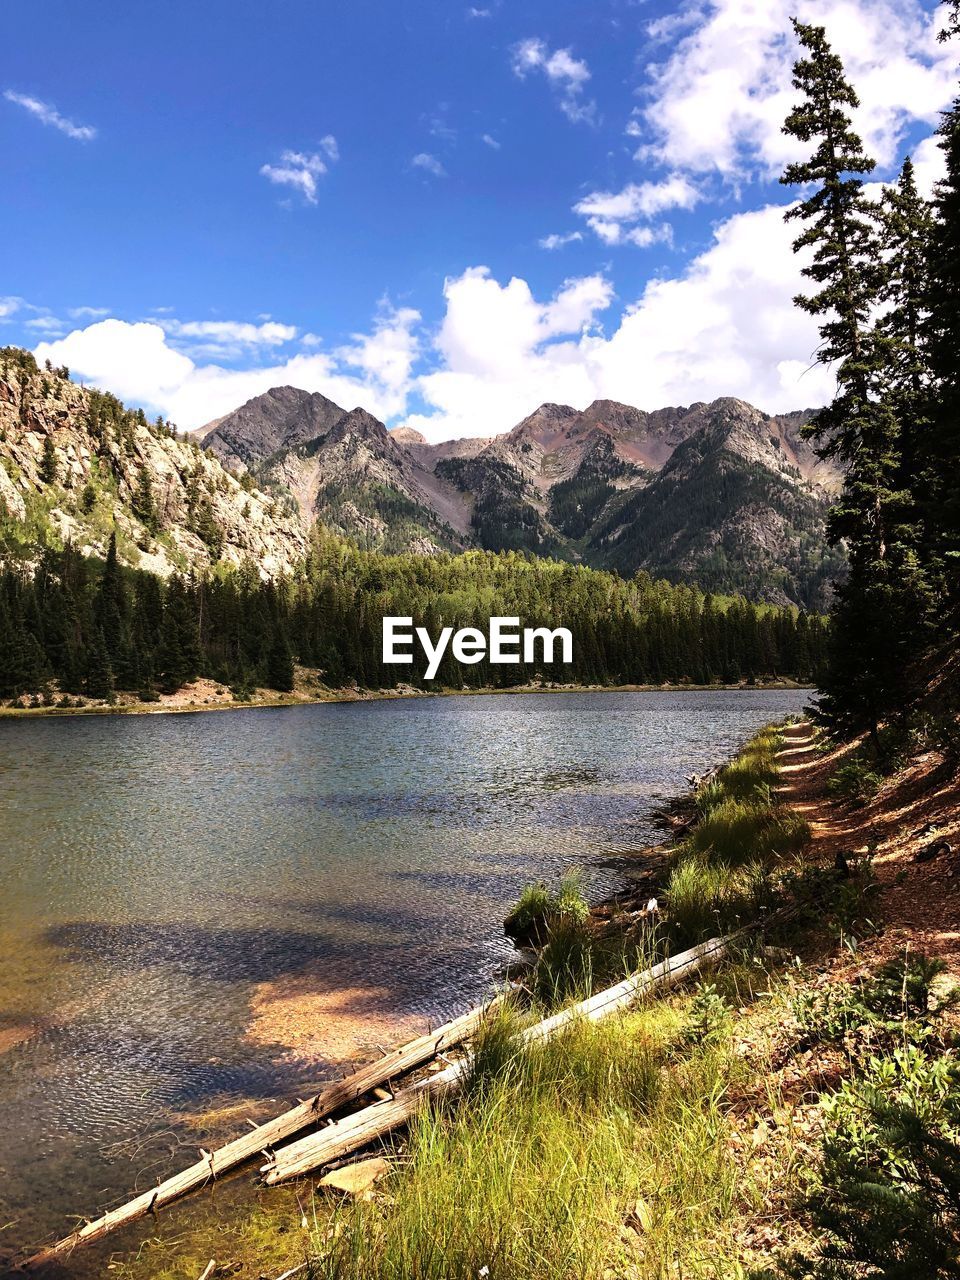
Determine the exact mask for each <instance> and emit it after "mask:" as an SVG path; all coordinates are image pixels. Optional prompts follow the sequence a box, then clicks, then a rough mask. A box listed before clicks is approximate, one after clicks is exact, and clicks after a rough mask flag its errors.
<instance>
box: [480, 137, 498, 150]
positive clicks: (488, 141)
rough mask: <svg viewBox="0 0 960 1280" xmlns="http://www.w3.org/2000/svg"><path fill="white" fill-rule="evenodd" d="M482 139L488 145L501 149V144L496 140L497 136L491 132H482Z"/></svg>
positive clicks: (494, 148)
mask: <svg viewBox="0 0 960 1280" xmlns="http://www.w3.org/2000/svg"><path fill="white" fill-rule="evenodd" d="M480 141H481V142H485V143H486V144H487V146H488V147H491V148H492V149H493V150H494V151H499V150H500V145H501V144H500V143H499V142H498V141H497V140H496V138H494V137H492V136H491V135H490V134H489V133H481V135H480Z"/></svg>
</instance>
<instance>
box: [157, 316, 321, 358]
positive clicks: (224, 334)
mask: <svg viewBox="0 0 960 1280" xmlns="http://www.w3.org/2000/svg"><path fill="white" fill-rule="evenodd" d="M158 323H159V325H160V327H161V328H162V329H163V331H164V333H166V335H167V336H168V338H171V339H172V340H173V345H174V347H175V349H176V350H177V351H182V352H183V353H184V354H186V355H189V356H192V357H193V358H194V359H198V358H203V357H205V358H207V359H210V360H230V361H233V360H238V359H242V358H243V357H244V356H249V355H250V354H251V353H252V352H255V351H257V350H263V349H265V348H266V349H269V348H271V347H279V346H282V345H283V344H284V343H286V342H292V341H293V339H294V338H295V337H296V336H297V332H298V331H297V329H296V327H295V326H294V325H290V324H280V323H279V322H278V321H276V320H268V321H265V322H263V323H261V324H250V323H249V322H247V321H241V320H175V319H167V318H166V317H164V318H162V319H160V320H159V321H158Z"/></svg>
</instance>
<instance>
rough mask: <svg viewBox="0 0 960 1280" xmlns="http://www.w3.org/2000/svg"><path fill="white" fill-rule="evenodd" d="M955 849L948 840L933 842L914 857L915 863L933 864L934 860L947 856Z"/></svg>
mask: <svg viewBox="0 0 960 1280" xmlns="http://www.w3.org/2000/svg"><path fill="white" fill-rule="evenodd" d="M952 852H953V848H952V846H951V845H950V844H948V842H947V841H946V840H932V841H931V842H930V844H928V845H925V846H924V848H922V849H921V850H920V851H919V852H918V853H915V854H914V856H913V860H914V862H932V861H933V859H934V858H939V857H942V856H947V855H948V854H950V853H952Z"/></svg>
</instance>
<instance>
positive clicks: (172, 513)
mask: <svg viewBox="0 0 960 1280" xmlns="http://www.w3.org/2000/svg"><path fill="white" fill-rule="evenodd" d="M114 529H115V530H116V536H117V545H118V550H119V553H120V556H121V559H122V560H123V561H124V562H125V563H127V564H131V565H136V566H137V567H139V568H142V569H148V570H152V571H153V572H155V573H159V574H162V575H164V576H167V575H169V574H170V573H172V572H173V571H174V570H181V571H187V570H191V569H207V568H210V567H212V566H214V565H217V564H221V563H222V564H226V565H241V564H244V563H251V562H252V563H253V564H255V565H256V566H257V568H258V570H259V572H260V574H261V575H262V576H264V577H269V576H272V575H275V574H277V573H280V572H283V571H285V570H288V569H290V568H291V567H292V566H293V565H294V564H295V563H296V562H297V561H299V560H300V559H302V557H303V555H304V553H305V551H306V546H307V539H306V535H305V531H304V529H303V527H302V525H301V522H300V520H299V519H298V518H296V517H293V518H291V517H290V516H289V515H287V514H284V512H283V511H282V509H280V507H279V506H278V504H277V503H276V502H275V501H274V499H273V498H272V497H270V496H269V495H267V494H265V493H262V492H260V491H258V490H257V489H256V488H255V486H254V485H253V484H252V483H251V482H250V481H249V479H245V480H243V481H241V480H238V479H237V478H236V477H235V476H233V475H231V474H229V473H228V472H227V471H226V469H225V468H224V466H223V465H222V464H221V462H220V461H219V460H218V459H217V458H215V457H213V455H208V454H206V453H204V451H203V450H202V449H201V448H200V446H199V444H198V443H197V441H195V440H192V439H185V438H180V437H178V436H177V435H176V434H175V433H174V432H173V430H172V429H171V428H169V426H168V425H167V424H165V423H163V422H160V421H158V422H156V423H150V422H148V421H147V419H146V417H145V416H144V414H143V413H142V412H133V411H130V410H127V409H125V408H124V407H123V405H121V404H120V402H119V401H118V400H117V399H115V398H114V397H113V396H111V395H108V394H105V393H103V392H99V391H94V390H91V389H88V388H85V387H80V386H77V385H76V384H75V383H73V382H71V381H70V379H69V376H68V374H67V371H66V370H40V369H38V368H37V365H36V362H35V361H34V359H33V357H32V356H31V355H30V354H29V353H28V352H25V351H20V350H18V349H15V348H4V349H3V350H2V351H0V550H3V549H6V550H7V551H13V552H17V553H19V554H26V555H28V556H29V555H32V554H33V553H34V552H35V551H36V550H37V549H38V548H40V547H43V546H54V547H56V546H59V545H61V544H62V543H64V542H66V541H70V542H73V543H74V544H75V545H76V546H77V547H78V548H79V549H80V550H81V551H83V552H84V553H85V554H92V555H98V556H103V555H105V554H106V550H107V544H108V542H109V538H110V533H111V531H112V530H114Z"/></svg>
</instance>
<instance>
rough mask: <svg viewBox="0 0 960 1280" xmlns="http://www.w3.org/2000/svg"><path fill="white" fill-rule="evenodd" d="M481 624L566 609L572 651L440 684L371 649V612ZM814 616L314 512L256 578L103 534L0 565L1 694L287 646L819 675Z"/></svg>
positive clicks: (326, 653)
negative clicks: (377, 544) (433, 543)
mask: <svg viewBox="0 0 960 1280" xmlns="http://www.w3.org/2000/svg"><path fill="white" fill-rule="evenodd" d="M387 615H393V616H408V617H413V618H415V619H416V620H417V625H420V626H424V627H426V628H427V630H428V631H429V632H430V634H431V635H432V636H434V637H436V636H437V635H438V634H439V632H440V629H441V627H453V628H454V629H455V630H457V629H460V628H463V627H476V628H478V629H481V630H483V631H485V630H486V628H487V626H488V623H489V619H490V617H491V616H494V615H500V616H508V617H510V616H516V617H519V618H521V619H522V625H524V626H549V627H551V628H552V627H558V626H564V627H568V628H569V629H570V630H571V632H572V634H573V636H574V637H575V641H574V648H573V654H574V656H573V662H572V663H569V664H560V663H556V664H553V665H550V664H545V663H544V662H543V661H542V660H540V659H538V661H537V662H534V663H519V664H517V665H492V664H490V663H489V662H488V661H487V660H486V659H484V661H482V662H480V663H477V664H474V665H469V666H468V665H463V664H461V663H458V662H457V661H456V660H455V659H454V658H453V656H452V654H451V653H450V651H449V650H448V651H447V654H446V655H445V657H444V660H443V662H442V664H441V666H440V669H439V671H438V673H437V676H436V679H435V682H434V685H433V686H429V685H426V684H425V682H424V679H423V676H424V667H425V665H426V664H425V660H424V659H423V655H422V653H418V654H417V655H416V656H415V662H414V665H412V666H402V667H398V666H395V665H388V666H385V665H384V664H383V663H382V661H381V649H382V619H383V618H384V617H385V616H387ZM824 644H825V628H824V623H823V619H822V618H819V617H815V616H814V617H808V616H807V615H806V614H804V613H802V612H797V611H796V610H792V609H777V608H773V607H770V606H756V605H752V604H749V603H748V602H747V601H745V600H743V599H738V598H734V599H730V598H726V599H720V598H716V597H713V596H709V595H704V594H703V593H702V592H700V591H698V590H697V589H696V588H693V587H687V586H677V587H675V586H671V585H670V584H668V583H666V582H655V581H653V580H652V579H650V578H648V577H646V576H645V575H639V576H638V577H636V578H635V579H633V580H632V581H624V580H623V579H622V578H620V577H618V576H615V575H611V574H608V573H600V572H597V571H596V570H593V569H586V568H583V567H581V566H576V565H571V564H563V563H560V562H558V561H554V560H541V559H536V558H534V557H530V556H526V555H523V554H520V553H517V552H504V553H499V554H497V553H493V552H485V551H470V552H467V553H465V554H461V555H447V554H439V555H435V556H421V555H416V554H406V555H402V556H387V555H384V554H382V553H380V552H370V551H364V550H361V549H359V548H357V547H356V546H354V545H353V544H351V543H349V542H346V541H345V540H344V539H342V538H339V537H337V536H336V535H334V534H330V533H328V532H326V531H325V530H324V529H323V528H322V527H320V526H318V527H317V528H316V529H315V530H314V532H313V535H312V539H311V544H310V548H309V552H308V554H307V556H306V557H305V559H304V561H303V563H302V564H301V565H299V566H298V567H297V569H296V571H295V572H294V573H293V574H291V575H289V576H286V577H283V578H278V579H276V580H272V581H263V580H262V579H261V578H260V576H259V574H258V573H257V572H256V570H255V568H253V567H252V566H249V567H247V568H243V569H240V570H237V571H236V572H232V573H221V574H217V575H209V574H208V575H199V574H194V575H191V576H190V577H189V578H184V577H182V576H181V575H179V574H174V575H173V576H172V577H170V578H169V579H168V580H166V581H164V580H162V579H161V578H159V577H157V576H156V575H155V574H151V573H147V572H144V571H143V570H136V569H129V568H125V567H124V566H123V565H121V564H120V563H119V560H118V557H117V552H116V543H115V541H113V540H111V543H110V546H109V548H108V552H107V556H106V560H105V561H104V562H97V561H94V560H91V559H90V558H88V557H84V556H82V555H81V554H80V553H79V552H78V551H76V550H75V549H73V548H71V547H69V546H68V547H67V548H65V549H64V550H63V551H46V552H44V553H43V554H42V555H41V557H40V559H39V562H38V563H37V564H36V565H35V566H34V567H33V568H32V570H31V569H30V568H29V567H27V566H23V565H20V566H14V565H8V566H7V567H6V568H5V569H0V699H7V700H9V699H18V698H20V697H21V696H22V695H26V696H28V697H30V698H32V699H33V700H34V702H35V704H36V705H53V704H55V703H56V702H57V701H58V700H60V699H61V698H62V697H63V695H68V696H69V695H75V696H76V695H81V696H84V697H87V698H92V699H97V700H107V701H109V700H111V699H112V698H113V696H114V693H115V692H116V691H118V690H124V691H129V692H133V693H136V694H139V696H140V698H141V700H144V701H153V700H155V699H156V697H157V695H158V693H173V692H175V691H176V690H178V689H179V688H181V687H182V686H183V685H185V684H188V683H190V682H192V681H194V680H196V679H197V678H198V677H200V676H204V677H209V678H211V679H214V680H217V681H219V682H221V683H222V684H225V685H230V686H232V687H233V688H234V690H235V692H236V693H237V695H238V696H240V697H241V698H243V697H245V696H246V694H247V692H248V691H249V690H250V689H252V688H253V687H260V686H263V687H268V688H271V689H275V690H279V691H281V692H289V691H290V690H291V689H292V688H293V686H294V663H295V662H296V663H298V664H301V665H302V666H305V667H308V668H311V669H312V670H313V672H314V673H315V678H316V681H317V682H318V685H320V684H322V685H324V686H326V687H333V688H341V687H344V686H346V685H350V684H359V685H362V686H364V687H366V688H392V687H394V686H395V685H396V684H397V683H398V681H399V680H403V681H405V682H412V683H414V684H420V685H423V686H424V687H448V688H454V689H459V688H480V687H485V686H494V687H506V686H514V685H518V684H526V683H528V682H530V681H539V680H545V681H554V682H557V681H559V682H563V683H574V682H576V683H588V684H626V683H661V682H664V681H669V682H684V681H692V682H696V683H708V682H712V681H725V682H737V681H741V680H746V681H752V680H758V679H769V678H776V677H792V678H795V679H799V680H807V681H808V680H810V679H812V678H813V675H814V673H815V671H816V670H817V668H818V666H819V664H820V662H821V661H822V657H823V651H824Z"/></svg>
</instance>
